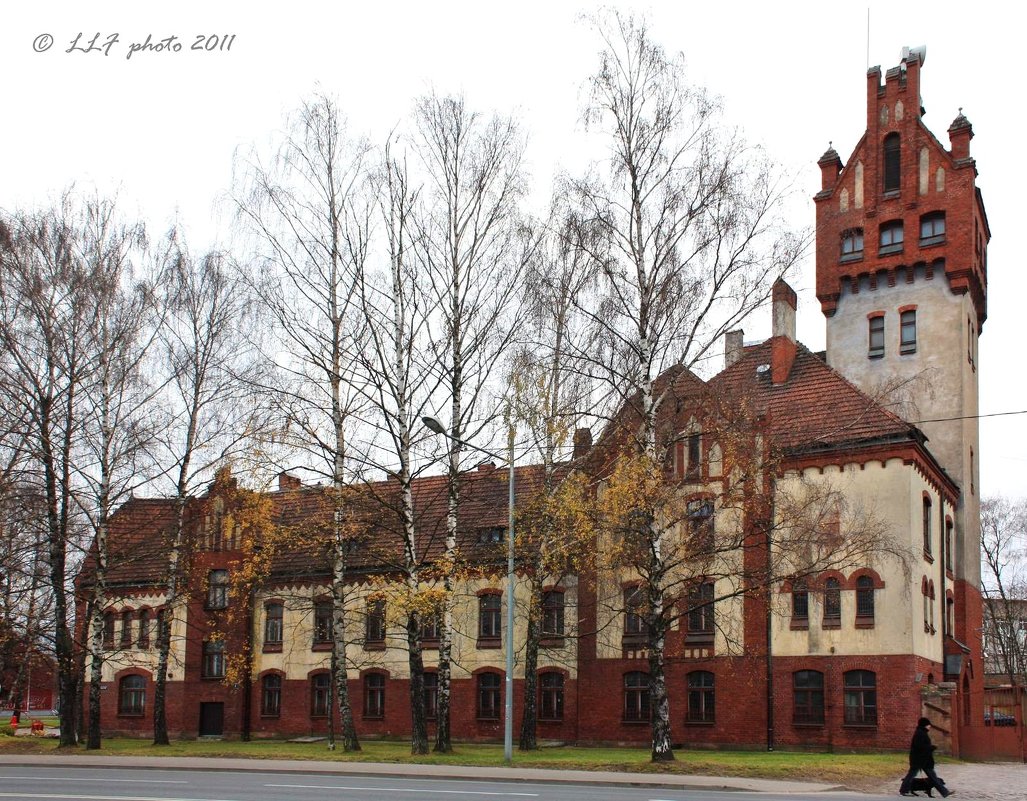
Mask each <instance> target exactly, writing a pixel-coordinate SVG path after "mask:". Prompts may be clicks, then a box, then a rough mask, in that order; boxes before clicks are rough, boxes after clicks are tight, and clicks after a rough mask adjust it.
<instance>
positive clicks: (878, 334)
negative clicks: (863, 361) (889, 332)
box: [867, 314, 884, 359]
mask: <svg viewBox="0 0 1027 801" xmlns="http://www.w3.org/2000/svg"><path fill="white" fill-rule="evenodd" d="M868 322H869V329H870V330H869V344H870V347H869V349H868V350H867V355H868V356H869V357H870V358H871V359H879V358H881V357H882V356H884V315H883V314H879V315H877V316H876V317H871V318H870V320H869V321H868Z"/></svg>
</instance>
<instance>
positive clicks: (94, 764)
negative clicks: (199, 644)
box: [0, 754, 845, 795]
mask: <svg viewBox="0 0 1027 801" xmlns="http://www.w3.org/2000/svg"><path fill="white" fill-rule="evenodd" d="M5 765H11V766H14V765H17V766H43V765H45V766H54V765H60V766H62V767H76V768H122V769H124V768H146V769H151V770H229V771H244V772H252V773H301V774H311V773H318V774H322V775H324V774H329V775H333V774H334V775H339V774H345V775H349V776H406V777H411V776H416V777H420V778H424V777H445V778H451V779H478V780H480V779H483V778H484V779H492V780H498V781H514V782H566V783H571V784H605V785H609V784H624V785H632V786H635V787H666V788H673V789H678V790H747V791H749V792H757V793H779V794H785V795H800V794H802V793H824V792H828V791H831V790H844V789H845V788H844V787H841V786H839V785H831V784H815V783H812V782H802V781H778V780H775V779H749V778H743V777H725V776H694V775H675V774H667V773H659V774H657V773H615V772H612V771H595V772H593V771H585V770H545V769H542V768H516V767H513V768H482V767H464V766H460V765H410V764H402V765H400V764H392V763H387V762H312V761H309V760H295V759H217V758H206V757H112V756H91V755H87V754H83V755H81V756H79V755H77V754H67V755H64V754H56V755H52V756H51V755H43V754H11V755H0V766H5Z"/></svg>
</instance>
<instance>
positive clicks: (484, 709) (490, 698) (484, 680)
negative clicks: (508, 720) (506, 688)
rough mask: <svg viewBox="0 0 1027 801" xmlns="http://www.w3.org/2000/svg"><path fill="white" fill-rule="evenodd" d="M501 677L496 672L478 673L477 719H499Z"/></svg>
mask: <svg viewBox="0 0 1027 801" xmlns="http://www.w3.org/2000/svg"><path fill="white" fill-rule="evenodd" d="M501 684H502V677H501V676H500V675H499V674H498V673H479V674H478V719H479V720H499V711H500V709H501V708H502V706H503V704H502V691H501Z"/></svg>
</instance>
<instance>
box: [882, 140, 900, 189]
mask: <svg viewBox="0 0 1027 801" xmlns="http://www.w3.org/2000/svg"><path fill="white" fill-rule="evenodd" d="M901 175H902V170H901V159H900V145H899V135H898V134H897V133H890V134H888V135H887V136H886V137H884V191H885V192H898V191H899V185H900V181H901Z"/></svg>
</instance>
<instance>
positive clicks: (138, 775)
mask: <svg viewBox="0 0 1027 801" xmlns="http://www.w3.org/2000/svg"><path fill="white" fill-rule="evenodd" d="M797 795H798V794H795V793H788V794H783V793H782V794H775V793H767V792H748V791H739V790H707V789H691V788H689V789H682V788H673V789H671V788H665V787H652V786H650V787H634V786H629V785H623V784H621V785H605V784H588V783H582V784H572V783H566V782H559V783H545V782H528V781H524V782H522V781H509V780H506V781H501V780H494V779H487V778H483V779H482V780H469V779H454V778H446V777H438V778H435V777H403V776H396V775H392V776H368V775H332V774H319V773H315V772H310V773H268V772H261V771H257V770H254V771H225V770H192V769H190V770H147V769H119V768H75V767H41V766H14V765H11V766H2V767H0V799H6V798H12V799H21V801H36V799H38V800H39V801H47V800H48V799H57V800H59V801H322V799H332V801H379V800H381V801H393V800H396V801H402V800H403V799H409V800H410V801H413V799H426V800H428V801H476V800H477V799H481V801H534V800H535V799H538V801H752V800H754V799H768V798H795V797H797ZM801 797H802V798H804V799H805V798H809V799H817V798H824V799H827V798H830V799H836V801H843V799H848V798H851V799H857V798H858V799H865V800H866V801H872V799H884V798H892V796H884V795H880V796H873V795H864V794H860V793H848V792H837V791H835V792H826V793H802V794H801Z"/></svg>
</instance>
